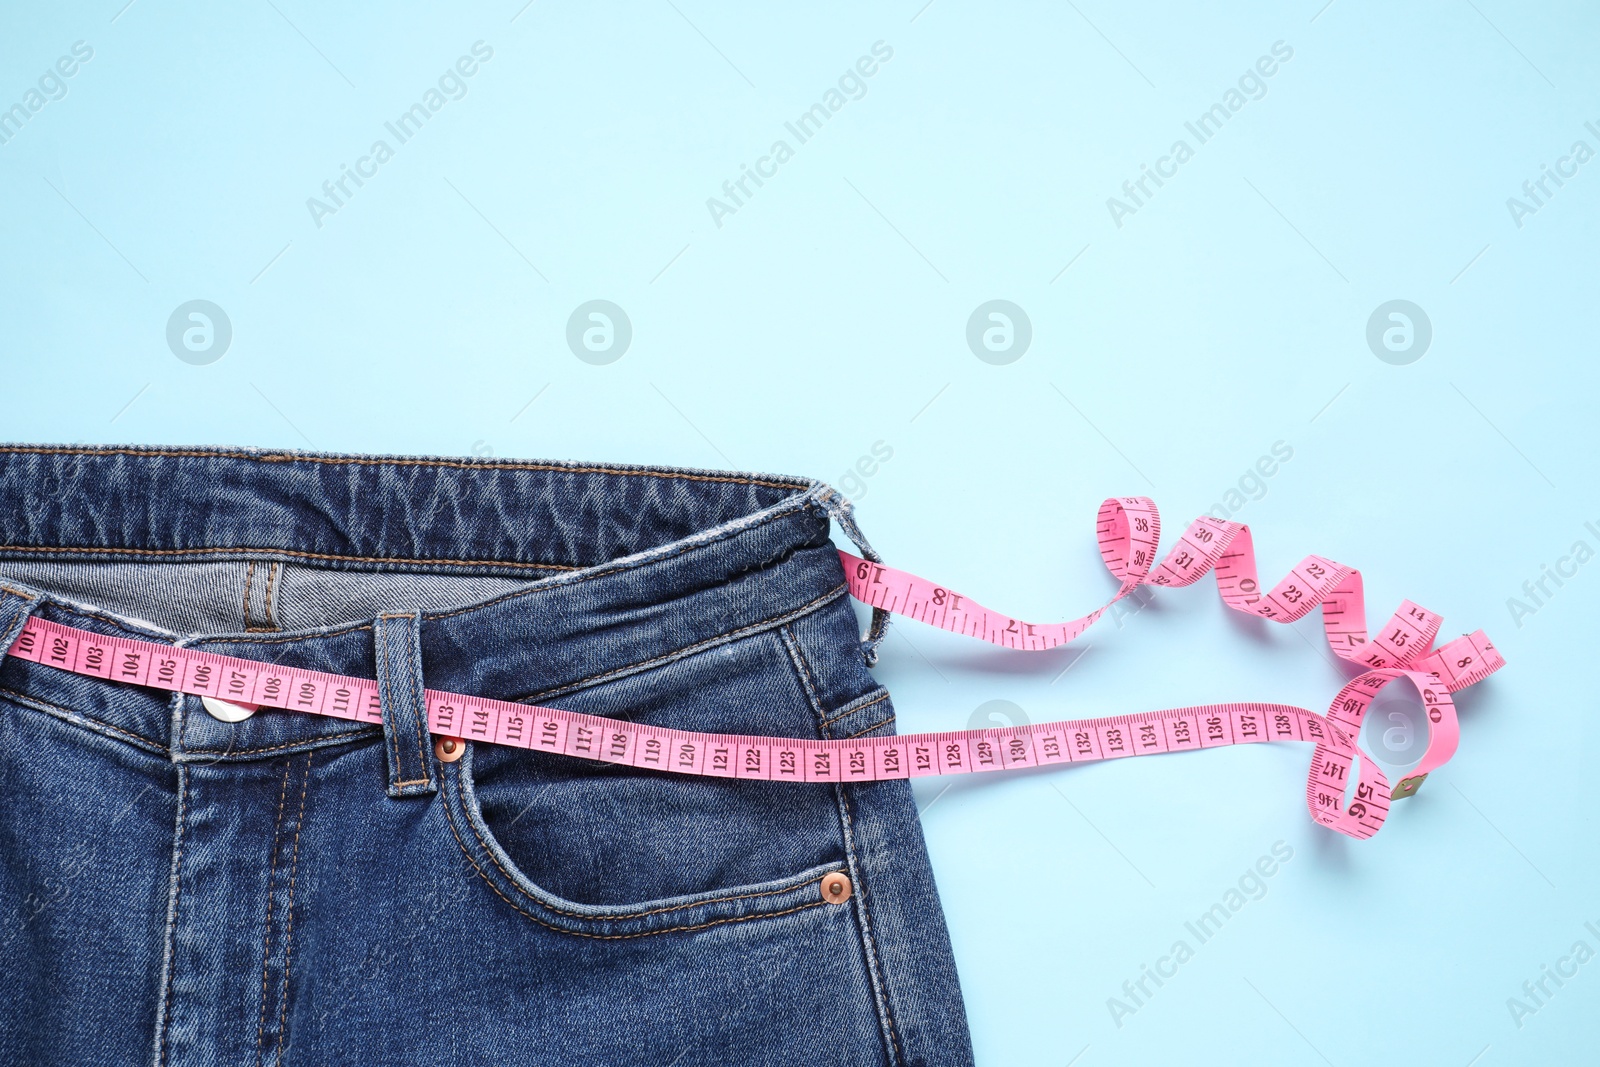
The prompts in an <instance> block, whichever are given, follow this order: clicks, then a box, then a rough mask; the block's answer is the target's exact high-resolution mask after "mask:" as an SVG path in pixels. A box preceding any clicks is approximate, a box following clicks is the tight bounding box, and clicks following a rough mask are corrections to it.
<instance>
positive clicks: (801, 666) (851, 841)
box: [784, 627, 902, 1064]
mask: <svg viewBox="0 0 1600 1067" xmlns="http://www.w3.org/2000/svg"><path fill="white" fill-rule="evenodd" d="M784 638H785V640H784V647H785V648H786V649H787V650H788V652H789V657H790V659H791V660H792V661H793V663H794V666H795V669H796V670H797V671H798V672H799V674H800V676H801V679H802V682H803V683H804V686H805V690H806V695H807V697H808V698H809V699H810V701H811V705H812V707H813V708H814V709H815V711H816V713H817V716H818V717H819V718H821V717H822V716H823V715H824V714H825V712H824V710H823V707H822V704H821V702H820V701H819V700H818V699H817V697H816V695H815V694H814V693H813V691H812V689H811V670H810V665H809V664H808V663H807V661H806V655H805V650H804V649H803V648H801V647H800V641H799V638H798V637H797V636H796V635H795V634H794V633H793V631H792V630H790V629H789V628H788V627H785V628H784ZM884 695H885V696H887V695H888V691H887V690H885V691H884ZM864 706H866V705H863V707H864ZM846 707H849V705H848V704H847V705H846ZM848 792H849V791H848V790H847V789H846V788H845V785H844V783H843V782H835V783H834V787H833V794H834V802H835V804H836V805H837V806H838V809H839V819H840V828H841V829H842V830H843V832H844V852H845V865H846V866H847V867H848V868H849V870H850V877H851V878H852V879H853V880H854V882H855V886H856V892H855V908H856V917H857V928H858V929H859V930H860V932H861V940H862V944H863V947H864V948H865V950H866V954H867V976H868V979H869V981H870V982H871V984H872V995H873V999H874V1001H875V1002H876V1003H877V1007H878V1021H879V1024H880V1026H881V1027H882V1029H883V1031H884V1032H885V1033H886V1034H887V1035H888V1037H889V1043H890V1045H891V1047H892V1050H893V1051H892V1055H891V1057H890V1058H891V1060H892V1061H893V1063H894V1064H899V1063H900V1062H901V1060H902V1056H901V1053H900V1037H899V1035H898V1034H897V1033H896V1030H895V1023H894V1016H893V1014H892V1013H891V1012H890V1010H889V1003H888V999H887V998H888V991H887V990H886V989H885V988H884V987H883V981H882V976H881V972H882V965H881V964H880V963H879V962H878V946H877V943H876V942H875V941H874V940H873V935H872V923H871V921H870V919H869V918H868V916H867V904H866V896H867V885H866V879H865V878H863V877H862V876H861V868H860V864H859V863H858V861H857V857H856V846H855V833H854V829H853V823H852V820H851V817H850V800H849V796H848Z"/></svg>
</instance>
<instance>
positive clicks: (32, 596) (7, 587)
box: [0, 585, 39, 600]
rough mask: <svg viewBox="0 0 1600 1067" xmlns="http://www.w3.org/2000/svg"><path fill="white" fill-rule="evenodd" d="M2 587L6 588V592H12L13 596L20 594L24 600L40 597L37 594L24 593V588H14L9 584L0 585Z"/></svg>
mask: <svg viewBox="0 0 1600 1067" xmlns="http://www.w3.org/2000/svg"><path fill="white" fill-rule="evenodd" d="M0 589H4V590H5V591H6V592H8V593H10V594H11V595H12V596H19V597H21V598H22V599H23V600H38V599H39V598H38V597H37V596H35V595H34V594H32V593H24V592H23V591H22V590H20V589H13V588H11V587H10V586H9V585H0Z"/></svg>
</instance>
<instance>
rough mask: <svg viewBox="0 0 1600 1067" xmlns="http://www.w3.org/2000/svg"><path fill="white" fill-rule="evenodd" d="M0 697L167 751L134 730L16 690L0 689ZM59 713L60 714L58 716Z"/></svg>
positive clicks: (70, 721)
mask: <svg viewBox="0 0 1600 1067" xmlns="http://www.w3.org/2000/svg"><path fill="white" fill-rule="evenodd" d="M0 696H3V697H7V698H9V699H11V700H12V701H14V702H16V703H18V704H21V705H22V706H23V707H25V708H27V709H29V710H30V711H37V712H40V713H42V714H45V715H51V716H54V717H56V718H60V719H62V720H63V721H65V722H69V723H72V724H73V725H82V726H87V727H88V728H89V729H91V730H93V729H95V728H96V727H103V728H104V729H107V730H110V731H112V732H113V733H118V734H121V735H122V736H123V737H126V738H129V739H130V740H133V741H138V742H140V746H139V747H141V748H144V747H148V748H149V749H150V750H151V751H154V752H165V751H166V749H164V748H162V747H161V746H160V745H159V744H157V743H156V742H154V741H152V740H150V739H149V738H148V737H145V736H144V735H142V734H136V733H134V732H133V731H132V730H124V729H123V728H122V727H120V726H112V725H111V724H110V723H108V722H101V721H100V720H99V719H96V718H94V717H93V716H91V715H84V714H81V713H79V712H76V711H73V710H71V709H70V708H63V707H61V706H60V705H58V704H52V703H50V702H49V701H47V700H40V699H39V698H38V697H33V696H28V695H27V694H26V693H19V692H17V691H16V690H14V689H0ZM57 712H59V713H60V714H59V715H57Z"/></svg>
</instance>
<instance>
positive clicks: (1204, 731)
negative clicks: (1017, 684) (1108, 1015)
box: [9, 498, 1503, 838]
mask: <svg viewBox="0 0 1600 1067" xmlns="http://www.w3.org/2000/svg"><path fill="white" fill-rule="evenodd" d="M1207 535H1209V536H1207ZM1159 537H1160V519H1159V517H1158V516H1157V514H1156V510H1155V506H1154V505H1153V504H1152V503H1151V502H1150V501H1148V500H1145V499H1143V498H1122V499H1120V500H1108V501H1106V503H1105V504H1103V505H1102V506H1101V509H1100V551H1101V555H1102V556H1103V557H1104V559H1105V561H1106V564H1107V566H1108V567H1110V568H1111V571H1112V574H1113V575H1115V576H1116V577H1117V579H1118V581H1119V582H1120V583H1121V589H1120V590H1119V592H1118V594H1117V599H1120V598H1121V597H1123V596H1126V595H1127V594H1128V593H1129V592H1131V591H1132V590H1133V589H1134V588H1136V587H1137V586H1138V585H1140V584H1143V583H1145V582H1149V583H1151V584H1156V585H1187V584H1190V583H1191V582H1193V581H1195V580H1197V579H1198V578H1200V577H1201V575H1203V574H1205V573H1206V571H1207V570H1211V569H1215V570H1216V573H1217V576H1218V584H1219V586H1220V587H1221V589H1222V595H1223V599H1224V601H1225V602H1227V603H1228V604H1229V606H1230V607H1236V608H1238V609H1239V610H1242V611H1250V612H1251V613H1253V614H1257V615H1260V616H1262V617H1263V618H1270V619H1275V620H1278V621H1290V620H1292V619H1296V618H1300V617H1302V616H1303V615H1305V613H1306V612H1308V611H1310V610H1311V608H1312V607H1313V606H1314V605H1315V604H1317V603H1321V604H1322V605H1323V613H1324V616H1325V618H1328V621H1327V632H1328V636H1329V640H1330V641H1333V642H1334V644H1335V651H1337V652H1339V653H1340V655H1341V656H1342V657H1343V658H1345V659H1347V660H1350V661H1351V662H1353V663H1357V664H1359V665H1362V666H1365V667H1368V668H1369V669H1368V670H1367V671H1366V672H1365V673H1363V674H1361V675H1359V676H1358V677H1356V678H1353V679H1351V680H1350V681H1349V682H1347V683H1346V684H1345V685H1344V687H1343V688H1342V689H1340V691H1339V693H1338V695H1337V696H1336V697H1335V698H1334V701H1333V704H1332V706H1331V707H1330V708H1329V710H1328V713H1327V714H1326V715H1318V714H1316V713H1314V712H1311V711H1307V710H1306V709H1304V708H1297V707H1292V706H1290V705H1286V704H1213V705H1205V706H1200V707H1189V708H1174V709H1170V710H1167V711H1159V712H1151V713H1147V714H1140V715H1121V716H1116V717H1113V718H1103V719H1080V720H1076V721H1070V722H1055V723H1040V724H1037V725H1030V726H1019V727H1007V728H1000V729H991V730H965V731H960V732H955V733H935V734H910V735H905V736H895V737H877V738H850V739H845V740H826V741H824V740H804V739H792V738H779V737H753V736H743V735H732V734H704V733H692V732H689V731H683V730H669V729H664V728H659V727H652V726H645V725H641V724H639V723H632V722H626V721H621V720H617V719H608V718H603V717H600V716H595V715H585V714H582V713H579V712H573V711H564V710H561V709H559V708H546V707H539V706H536V705H530V704H520V703H514V702H509V701H503V700H491V699H485V698H482V697H472V696H464V695H461V694H458V693H446V692H441V691H438V690H433V689H429V690H427V691H426V693H425V699H426V705H427V719H428V727H429V729H430V730H431V731H432V732H434V733H436V734H440V735H444V736H447V737H457V738H467V739H470V740H476V741H481V742H487V743H491V744H499V745H510V746H514V747H517V748H525V749H530V750H534V751H542V752H552V753H558V754H561V755H567V756H574V757H578V758H582V759H592V760H599V761H602V762H607V763H618V764H623V765H626V766H630V767H637V768H641V769H645V770H657V771H669V772H675V773H680V774H692V775H704V776H710V777H720V778H744V779H758V780H763V781H789V782H827V783H839V782H871V781H884V780H889V779H897V778H913V777H919V776H923V775H934V774H967V773H972V772H978V771H997V770H1005V769H1010V768H1020V767H1041V766H1050V765H1052V764H1059V763H1073V762H1084V761H1091V760H1102V759H1118V758H1121V757H1125V756H1141V755H1149V754H1151V753H1157V752H1180V751H1185V750H1188V749H1198V748H1217V747H1221V746H1224V745H1237V744H1249V743H1253V742H1258V741H1305V742H1309V743H1311V744H1312V745H1313V746H1314V748H1313V751H1312V755H1311V769H1310V774H1309V775H1308V777H1307V782H1306V806H1307V808H1308V809H1309V810H1310V812H1311V817H1312V818H1313V819H1315V820H1316V821H1317V822H1318V823H1321V824H1322V825H1324V826H1328V827H1330V828H1332V829H1334V830H1337V831H1339V832H1340V833H1343V834H1347V835H1349V836H1351V837H1356V838H1367V837H1371V836H1372V835H1373V834H1375V833H1377V832H1378V830H1379V829H1380V828H1381V827H1382V825H1383V822H1384V819H1385V817H1386V816H1387V815H1388V811H1389V802H1390V801H1391V800H1393V799H1395V798H1398V797H1403V796H1409V795H1411V794H1412V793H1414V792H1416V789H1417V786H1418V785H1420V784H1421V781H1422V779H1423V778H1425V777H1427V775H1428V773H1429V772H1430V771H1432V770H1433V769H1434V768H1436V767H1438V766H1439V765H1441V764H1443V763H1444V762H1445V761H1446V760H1448V759H1449V758H1450V757H1451V755H1453V754H1454V752H1455V749H1456V744H1457V741H1458V739H1459V728H1458V726H1457V723H1456V715H1455V704H1454V702H1453V701H1452V699H1451V697H1450V693H1451V691H1452V690H1455V689H1460V688H1462V687H1463V686H1466V685H1469V684H1471V683H1472V682H1474V681H1477V680H1478V679H1480V678H1483V677H1486V676H1487V675H1489V674H1491V673H1493V672H1494V671H1495V670H1497V669H1499V667H1500V666H1501V665H1502V662H1503V661H1502V660H1501V659H1500V657H1499V653H1497V652H1496V651H1495V649H1494V646H1493V645H1491V644H1490V643H1489V641H1488V639H1487V638H1486V637H1484V636H1483V634H1482V632H1481V631H1480V632H1479V633H1476V634H1472V635H1470V636H1468V637H1465V638H1461V639H1460V640H1457V641H1453V642H1451V643H1450V644H1447V645H1445V646H1444V647H1443V648H1440V649H1438V650H1433V651H1429V648H1428V646H1429V645H1431V643H1432V641H1433V638H1434V636H1435V635H1436V633H1437V631H1438V627H1439V618H1438V616H1436V615H1433V614H1432V613H1430V612H1427V611H1424V610H1423V609H1421V608H1418V607H1416V605H1413V604H1411V603H1410V602H1409V601H1407V602H1406V603H1405V604H1403V605H1402V606H1401V610H1400V611H1399V612H1397V613H1396V615H1395V617H1394V619H1391V620H1390V625H1389V626H1386V627H1385V630H1384V633H1385V634H1388V632H1389V630H1390V629H1391V627H1392V628H1393V631H1394V633H1395V634H1396V635H1401V637H1403V640H1402V639H1400V638H1399V637H1396V638H1392V639H1390V640H1389V642H1388V644H1389V646H1390V647H1388V648H1385V649H1383V650H1382V651H1378V650H1372V649H1365V648H1362V647H1361V646H1363V645H1365V644H1367V643H1368V642H1367V641H1366V634H1365V628H1364V626H1363V625H1362V621H1361V619H1362V602H1361V579H1360V575H1359V574H1358V573H1357V572H1356V571H1353V570H1351V569H1349V568H1348V567H1344V566H1342V565H1340V564H1337V563H1333V562H1331V561H1329V560H1324V559H1321V558H1320V557H1317V556H1308V557H1307V558H1306V560H1304V561H1302V562H1301V564H1300V565H1299V566H1298V567H1296V568H1295V570H1294V571H1292V572H1291V573H1290V575H1289V577H1288V578H1285V579H1284V580H1283V581H1282V582H1279V583H1278V585H1276V586H1274V587H1273V589H1272V590H1271V591H1270V592H1269V593H1266V594H1259V595H1258V592H1257V590H1258V585H1257V582H1256V578H1255V568H1254V557H1253V551H1252V549H1251V547H1250V539H1249V530H1248V528H1247V527H1244V526H1241V525H1239V524H1237V523H1226V522H1220V521H1218V520H1214V519H1200V520H1198V521H1196V522H1195V523H1194V524H1193V525H1191V526H1190V527H1189V530H1188V531H1186V532H1185V534H1184V537H1183V539H1182V540H1181V542H1180V544H1179V546H1178V547H1177V548H1175V549H1174V550H1173V552H1172V554H1171V555H1170V556H1169V557H1168V558H1167V559H1166V560H1165V561H1163V562H1162V563H1161V564H1160V565H1159V566H1156V567H1155V568H1154V573H1153V574H1152V559H1153V556H1154V553H1155V548H1156V545H1157V543H1158V541H1159ZM840 555H841V556H842V557H843V559H844V562H845V564H846V573H847V576H848V580H849V583H850V590H851V592H852V593H853V594H854V595H856V596H857V597H858V598H860V599H862V600H864V601H866V602H867V603H869V604H873V605H874V606H877V607H881V608H883V609H885V610H888V611H894V612H898V613H901V614H907V615H910V616H911V617H913V618H918V619H921V620H922V621H925V622H931V623H932V624H933V625H936V626H942V627H944V628H945V629H949V630H953V631H956V632H958V633H969V634H972V635H973V636H977V637H981V638H983V639H985V640H989V641H993V642H995V643H997V644H1002V645H1007V646H1008V647H1014V648H1019V649H1029V650H1039V649H1045V648H1053V647H1055V646H1057V645H1059V644H1062V643H1063V642H1065V641H1069V640H1071V639H1072V638H1073V637H1075V636H1077V634H1079V633H1081V632H1082V631H1083V630H1084V629H1085V628H1087V627H1088V626H1089V625H1090V624H1091V623H1093V622H1094V620H1095V619H1096V618H1098V617H1099V616H1100V615H1101V614H1102V613H1103V612H1104V611H1105V610H1106V608H1101V609H1099V610H1098V611H1096V612H1094V613H1092V614H1091V615H1087V616H1085V617H1084V618H1082V619H1079V620H1076V621H1074V622H1070V623H1062V624H1056V625H1051V626H1045V625H1033V624H1028V623H1022V622H1019V621H1018V620H1015V619H1010V618H1008V617H1006V616H1002V615H998V614H995V613H993V612H990V611H988V610H987V609H985V608H982V607H979V606H978V605H976V604H975V603H973V602H972V601H970V600H968V599H967V598H965V597H962V596H958V595H956V594H954V593H952V592H950V591H949V590H947V589H945V588H943V587H940V586H935V585H933V584H932V583H931V582H927V581H924V580H923V579H921V578H917V577H915V576H914V575H910V574H906V573H905V572H903V571H896V570H892V569H890V568H887V567H882V566H880V565H878V564H875V563H869V562H867V561H865V560H861V559H859V558H857V557H855V556H852V555H850V554H849V553H840ZM1112 603H1115V600H1113V601H1112ZM1109 606H1110V605H1109V604H1108V605H1107V606H1106V607H1109ZM1330 606H1331V608H1330ZM1330 615H1331V616H1332V617H1331V618H1330V617H1329V616H1330ZM1381 640H1382V639H1380V642H1379V643H1380V644H1381ZM1341 643H1342V644H1343V646H1344V647H1343V648H1341V647H1340V645H1341ZM9 654H10V655H12V656H15V657H17V658H18V659H23V660H27V661H29V662H32V663H38V664H42V665H45V666H48V667H55V668H58V669H61V670H66V671H71V672H73V673H76V674H82V675H87V676H90V677H94V678H101V679H105V680H108V681H114V682H126V683H128V684H131V685H144V686H152V687H155V688H159V689H164V690H169V691H175V692H181V693H188V694H191V695H194V696H201V697H215V698H220V699H222V700H226V701H230V702H232V703H237V704H244V705H255V706H261V707H271V708H281V709H284V710H288V711H299V712H305V713H309V714H314V715H326V716H331V717H334V718H341V719H351V720H355V721H359V722H366V723H373V724H380V723H382V721H383V716H382V711H381V707H380V703H379V698H378V685H377V683H376V682H375V681H372V680H370V679H363V678H347V677H344V676H342V675H335V674H326V673H323V672H320V671H309V670H300V669H297V668H293V667H282V666H278V665H276V664H266V663H259V662H256V661H254V660H247V659H239V658H236V657H232V656H219V655H216V654H214V653H210V652H203V651H199V650H196V649H190V648H175V647H173V646H170V645H162V644H157V643H154V642H149V641H137V640H132V639H128V638H120V637H107V636H104V635H101V634H96V633H92V632H90V631H87V630H80V629H77V628H74V627H70V626H63V625H61V624H60V623H55V622H50V621H48V620H45V619H39V618H29V619H28V620H27V622H26V623H25V624H24V625H23V627H22V630H21V632H20V634H19V635H18V637H17V639H16V641H15V642H14V643H13V645H12V647H11V648H10V650H9ZM1463 660H1465V661H1467V662H1462V661H1463ZM1451 663H1455V664H1456V666H1455V667H1454V669H1453V670H1452V669H1451ZM1402 679H1404V680H1405V681H1406V682H1408V683H1409V684H1410V685H1412V686H1414V687H1415V688H1416V690H1417V692H1418V693H1419V694H1420V695H1421V697H1422V702H1423V705H1424V707H1425V708H1426V710H1427V714H1428V719H1429V722H1430V730H1429V744H1428V748H1427V751H1426V752H1425V753H1424V755H1423V758H1422V761H1421V763H1419V764H1418V765H1417V767H1416V768H1415V769H1414V770H1413V771H1412V773H1411V774H1410V775H1409V776H1408V777H1406V778H1405V779H1403V780H1402V781H1401V782H1400V783H1399V785H1398V786H1396V787H1395V788H1393V789H1391V788H1390V786H1389V781H1388V779H1387V778H1386V777H1385V776H1384V774H1383V772H1382V771H1381V770H1380V769H1379V767H1378V766H1377V765H1376V764H1375V763H1374V762H1373V761H1372V760H1371V759H1370V758H1369V757H1368V756H1367V754H1366V753H1365V752H1363V751H1362V750H1361V749H1360V747H1359V746H1358V745H1357V743H1356V739H1357V738H1358V737H1359V735H1360V732H1361V719H1362V716H1363V715H1364V714H1365V713H1366V711H1367V708H1368V707H1369V706H1370V705H1371V703H1372V700H1373V698H1374V697H1375V696H1376V695H1377V693H1378V691H1379V690H1381V689H1383V688H1384V687H1385V686H1387V685H1389V684H1391V683H1393V682H1397V681H1400V680H1402Z"/></svg>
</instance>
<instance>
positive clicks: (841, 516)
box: [817, 485, 889, 667]
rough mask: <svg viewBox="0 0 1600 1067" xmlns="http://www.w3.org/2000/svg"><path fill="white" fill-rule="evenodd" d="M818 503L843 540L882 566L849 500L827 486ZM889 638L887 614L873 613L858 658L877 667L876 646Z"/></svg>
mask: <svg viewBox="0 0 1600 1067" xmlns="http://www.w3.org/2000/svg"><path fill="white" fill-rule="evenodd" d="M817 499H818V500H820V501H821V502H822V506H823V507H825V508H827V509H828V514H829V515H831V516H833V521H835V522H837V523H838V524H839V529H841V530H843V531H844V534H845V536H846V537H848V538H850V540H851V541H852V542H854V544H855V546H856V547H857V548H859V549H860V550H861V554H862V555H863V556H865V557H866V558H867V559H869V560H871V561H872V562H873V563H882V562H883V557H882V556H880V555H878V553H877V551H876V550H875V549H873V547H872V546H871V545H870V544H868V543H867V536H866V534H864V533H862V532H861V527H859V526H857V525H856V517H855V509H854V505H853V504H851V503H850V499H849V498H848V497H846V496H845V495H844V494H843V493H841V492H839V491H838V490H837V489H835V488H833V487H832V486H829V485H824V486H822V488H821V490H820V491H819V492H818V494H817ZM887 636H889V613H888V612H887V611H884V610H883V609H882V608H873V609H872V621H871V622H870V623H869V624H868V625H867V635H866V637H864V638H862V640H861V657H862V659H865V660H866V661H867V666H869V667H872V666H876V665H877V662H878V646H879V645H881V644H882V643H883V639H884V638H885V637H887Z"/></svg>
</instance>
